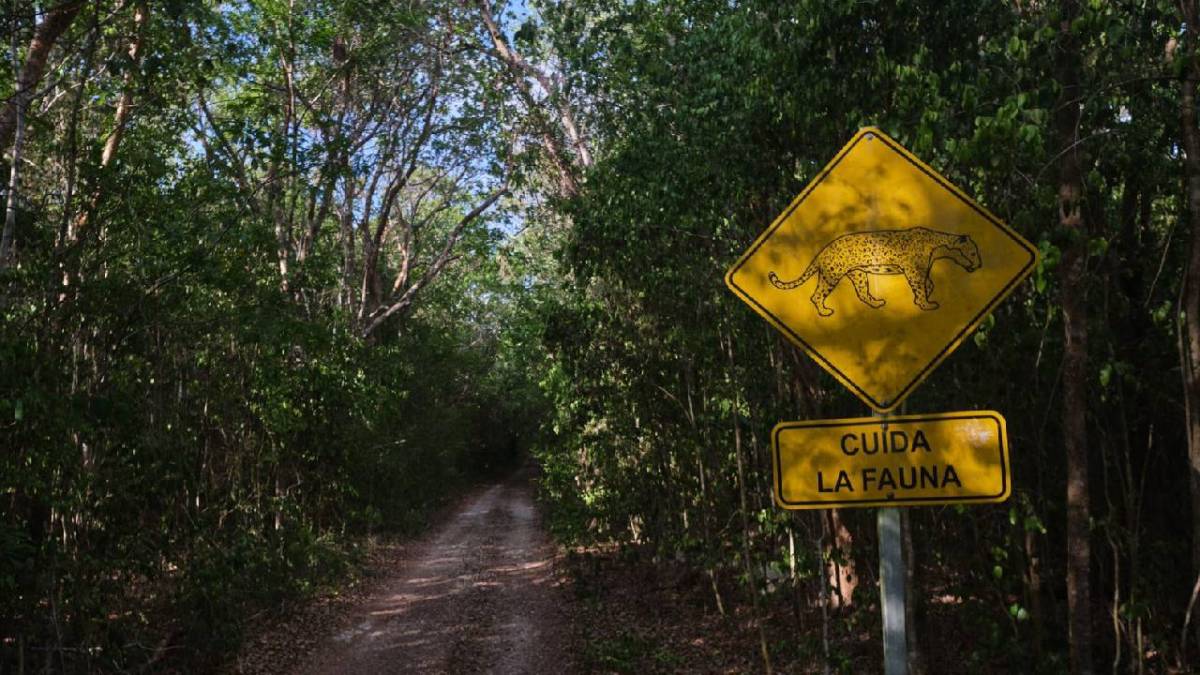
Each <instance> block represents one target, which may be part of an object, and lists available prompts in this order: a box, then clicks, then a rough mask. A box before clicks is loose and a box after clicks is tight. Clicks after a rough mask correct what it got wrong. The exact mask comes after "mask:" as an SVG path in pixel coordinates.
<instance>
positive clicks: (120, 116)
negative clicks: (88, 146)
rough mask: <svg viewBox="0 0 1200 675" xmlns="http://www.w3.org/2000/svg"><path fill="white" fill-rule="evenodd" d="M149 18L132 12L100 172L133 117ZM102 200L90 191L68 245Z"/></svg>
mask: <svg viewBox="0 0 1200 675" xmlns="http://www.w3.org/2000/svg"><path fill="white" fill-rule="evenodd" d="M149 18H150V8H149V5H147V4H145V3H139V4H138V5H137V6H136V7H134V10H133V23H134V34H133V39H132V40H131V41H130V42H129V51H128V54H129V60H130V64H129V70H127V71H125V76H124V78H123V80H122V84H121V98H120V99H119V100H118V101H117V110H116V112H115V113H114V114H113V128H112V131H110V132H109V133H108V137H107V138H106V139H105V140H104V149H103V151H101V153H100V168H101V169H102V170H103V169H107V168H108V167H109V166H111V165H112V163H113V161H115V160H116V158H117V152H118V151H119V150H120V148H121V141H122V140H123V139H124V138H125V129H126V127H127V126H128V125H129V118H130V116H131V115H132V114H133V89H134V79H135V77H136V74H137V70H138V67H139V66H140V65H141V63H142V54H143V52H144V49H143V38H144V36H145V33H146V22H147V21H148V20H149ZM103 199H104V190H103V187H102V186H100V185H97V186H96V188H95V189H94V190H92V195H91V198H89V199H88V202H87V205H86V207H85V208H84V209H83V210H82V211H80V212H79V214H78V215H77V216H76V218H75V222H74V223H73V226H72V227H71V228H70V230H69V231H68V233H67V238H68V240H69V241H78V240H80V239H82V238H83V236H84V234H85V233H86V232H87V229H88V225H89V224H90V223H91V219H92V215H93V214H94V213H95V212H96V210H97V209H98V208H100V202H101V200H103Z"/></svg>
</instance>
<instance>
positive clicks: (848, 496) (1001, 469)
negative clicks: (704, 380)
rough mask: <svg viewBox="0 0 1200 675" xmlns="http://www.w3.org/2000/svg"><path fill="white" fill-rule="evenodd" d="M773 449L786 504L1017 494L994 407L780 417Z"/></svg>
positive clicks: (967, 499)
mask: <svg viewBox="0 0 1200 675" xmlns="http://www.w3.org/2000/svg"><path fill="white" fill-rule="evenodd" d="M771 450H772V455H773V458H772V459H773V462H774V469H775V502H776V503H777V504H779V506H780V507H781V508H785V509H823V508H830V507H835V506H837V507H854V506H903V505H915V506H924V505H929V504H960V503H993V502H1002V501H1004V500H1006V499H1008V496H1009V494H1010V493H1011V492H1012V478H1011V476H1012V472H1011V469H1010V467H1009V462H1008V432H1007V428H1006V427H1005V423H1004V417H1002V416H1001V415H1000V413H997V412H993V411H990V410H979V411H971V412H954V413H939V414H932V415H904V416H896V417H891V416H888V417H860V418H851V419H836V420H811V421H807V422H781V423H780V424H778V425H776V426H775V429H774V430H773V431H772V432H771Z"/></svg>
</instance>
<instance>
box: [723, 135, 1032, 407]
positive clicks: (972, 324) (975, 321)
mask: <svg viewBox="0 0 1200 675" xmlns="http://www.w3.org/2000/svg"><path fill="white" fill-rule="evenodd" d="M864 139H865V140H872V139H878V140H880V141H882V142H883V143H884V145H886V146H888V148H889V149H890V150H892V152H895V153H896V154H897V155H899V156H900V157H902V158H903V159H904V161H906V162H908V163H909V164H911V165H913V167H915V168H916V169H917V170H919V171H920V172H921V173H923V174H925V175H926V176H928V177H929V178H931V179H932V180H933V181H934V182H936V183H937V184H938V185H941V186H942V187H943V188H944V189H945V190H946V191H947V192H949V193H950V194H952V195H954V196H955V197H956V198H958V199H959V200H960V201H961V202H963V203H964V204H966V205H967V206H968V207H970V208H971V210H973V211H975V212H976V213H978V214H979V215H980V216H981V217H982V218H983V219H984V220H986V221H987V222H989V223H991V224H992V225H994V226H995V227H997V228H999V229H1000V231H1001V232H1003V233H1004V234H1006V235H1008V237H1009V238H1010V239H1012V240H1013V242H1014V243H1016V244H1017V246H1019V247H1020V248H1021V249H1023V250H1025V251H1027V252H1028V253H1029V260H1028V261H1027V262H1026V263H1025V265H1024V266H1023V267H1022V268H1021V270H1020V271H1019V272H1018V273H1017V274H1016V275H1015V276H1014V277H1013V278H1012V280H1010V281H1009V282H1008V284H1007V285H1006V286H1004V288H1002V289H1000V291H999V292H998V293H996V295H995V296H993V297H992V299H991V300H989V301H988V302H987V303H985V304H984V307H983V309H981V310H980V311H979V313H978V314H976V315H975V316H974V318H972V319H971V320H970V321H968V322H967V323H966V324H965V325H964V326H963V328H962V330H960V331H959V332H958V334H956V335H955V336H954V337H953V338H951V339H950V341H949V342H947V343H946V346H945V347H943V348H942V349H941V351H939V352H938V353H937V354H936V355H935V356H934V357H933V358H932V359H931V360H930V361H929V363H927V364H926V365H925V367H924V368H922V369H921V370H919V371H917V373H916V375H914V376H913V378H912V379H911V380H910V381H909V382H908V384H906V385H904V387H903V388H902V389H901V390H900V392H899V393H897V394H896V397H895V398H894V399H892V400H891V401H879V400H877V399H876V398H875V397H874V396H871V395H870V394H868V393H867V392H866V391H864V390H863V389H862V387H860V386H859V385H858V383H856V382H854V381H853V380H851V379H850V377H849V376H847V375H846V374H845V373H843V372H842V371H841V370H839V369H838V368H837V367H836V366H834V365H833V363H831V362H830V361H829V360H828V359H826V358H825V357H824V356H823V355H822V354H821V353H820V352H818V351H817V350H816V349H815V348H813V346H812V345H810V344H808V342H806V341H805V340H804V338H802V337H800V336H799V335H798V334H797V333H796V332H795V331H793V330H792V329H791V328H790V327H788V325H787V324H786V323H784V322H783V320H782V319H780V318H779V317H778V316H776V315H775V314H774V313H773V312H771V311H770V310H769V309H767V308H766V307H764V306H763V305H762V304H761V303H759V302H758V301H757V300H755V299H754V297H753V296H751V295H750V293H748V292H747V291H746V289H744V288H742V287H741V286H739V285H738V284H737V282H735V281H734V275H736V274H737V272H738V271H739V270H741V269H742V267H744V266H745V265H746V263H747V262H749V260H750V258H751V256H753V255H754V253H755V252H757V251H758V249H759V248H761V247H762V246H763V244H765V243H766V242H767V240H768V239H770V238H771V237H772V236H773V235H774V234H775V231H776V230H778V229H779V228H780V227H781V226H782V225H783V223H784V222H786V221H787V219H788V217H790V216H791V215H792V213H793V212H794V211H795V210H796V209H798V208H800V205H801V204H803V203H804V201H805V200H806V199H808V196H809V195H810V194H812V192H813V191H814V190H816V189H817V187H818V186H819V185H820V184H821V183H822V182H823V181H824V180H825V179H826V178H827V177H828V176H829V174H830V173H832V172H833V170H834V169H835V168H837V166H838V164H840V163H841V162H842V160H843V159H845V157H846V155H848V154H850V151H851V150H853V149H854V148H855V147H857V146H858V144H859V143H861V142H863V140H864ZM1037 258H1038V255H1037V249H1035V248H1033V246H1032V245H1030V243H1029V242H1028V241H1026V240H1025V239H1024V238H1023V237H1021V236H1020V235H1019V234H1017V233H1016V232H1015V231H1014V230H1013V229H1012V228H1011V227H1009V226H1008V225H1007V224H1005V223H1004V222H1003V221H1001V220H1000V219H998V218H996V217H995V216H993V215H992V214H990V213H988V212H987V211H986V210H985V209H984V208H982V207H981V206H980V205H979V204H977V203H975V201H974V200H973V199H970V198H969V197H967V196H965V195H964V194H963V193H962V191H961V190H960V189H959V188H957V187H955V186H954V184H952V183H950V182H949V181H948V180H946V179H944V178H942V176H940V175H938V173H937V172H936V171H932V170H931V169H929V168H927V167H925V166H922V165H921V164H920V163H919V162H917V161H914V158H913V156H912V155H911V153H910V152H908V151H907V150H906V149H905V148H904V146H902V145H900V144H899V143H897V142H896V141H894V140H892V139H891V138H890V137H888V135H887V134H885V133H883V132H881V131H879V130H878V129H876V128H874V127H868V128H865V129H862V130H860V131H859V132H858V134H857V135H856V136H855V138H854V139H852V141H851V142H850V143H849V144H848V145H847V146H846V147H845V148H843V149H842V151H841V152H840V153H839V154H838V156H837V157H836V158H834V160H833V161H832V162H830V164H829V166H827V167H825V169H824V170H823V171H822V172H821V175H819V176H817V177H816V178H815V179H814V180H813V181H812V182H811V183H809V184H808V186H807V187H805V188H804V191H803V192H801V193H800V197H799V198H797V199H796V200H795V201H794V202H792V204H791V205H790V206H788V208H787V210H786V211H784V212H783V213H782V214H780V216H779V217H778V218H776V219H775V222H774V223H773V224H772V225H771V227H770V228H768V229H767V231H766V232H765V233H763V234H761V235H759V237H758V239H757V240H755V242H754V244H753V245H752V246H751V247H750V249H749V250H747V251H746V252H745V253H743V254H742V257H741V258H739V259H738V261H737V263H735V264H734V266H733V267H732V268H731V269H730V270H729V272H728V273H727V274H726V275H725V281H726V283H727V284H728V285H729V287H730V288H732V289H734V290H735V291H737V293H738V295H739V296H741V298H742V299H743V300H745V301H746V302H748V303H750V304H751V305H753V306H754V307H756V308H757V309H758V311H759V312H760V313H761V314H762V315H763V316H766V317H769V318H770V320H771V323H772V324H774V325H775V327H776V328H778V329H779V330H780V331H782V332H783V333H784V334H785V335H786V336H787V337H788V338H789V339H791V340H792V341H793V342H795V343H796V344H798V345H800V347H802V348H803V349H804V351H806V352H808V355H809V356H811V357H812V358H813V359H814V360H816V361H817V363H819V364H821V367H823V368H825V370H827V371H829V372H830V373H831V374H832V375H834V376H835V377H837V379H838V381H840V382H841V383H842V384H843V385H845V386H846V388H848V389H850V390H851V392H853V393H854V394H855V395H856V396H858V397H859V398H860V399H862V400H863V402H865V403H866V404H867V405H869V406H871V408H873V409H875V410H877V411H879V412H884V413H886V412H890V411H892V410H895V409H896V407H897V406H899V405H900V403H901V402H903V401H904V399H905V398H907V397H908V395H909V394H911V393H912V392H913V390H914V389H916V387H917V385H918V384H920V383H921V382H922V381H924V380H925V378H926V377H928V376H929V374H930V373H931V372H933V369H934V368H936V367H938V366H939V365H941V363H942V361H944V360H946V357H948V356H950V353H951V352H953V351H954V350H955V349H957V348H958V345H959V344H960V343H962V341H963V339H965V338H966V337H967V335H969V334H970V333H971V332H973V331H974V330H975V329H976V328H977V327H978V326H979V323H980V322H981V321H982V320H983V318H984V317H986V316H987V315H988V314H990V313H991V312H992V310H994V309H995V308H996V306H997V305H998V304H1000V302H1001V301H1002V300H1003V299H1004V298H1005V297H1007V296H1008V294H1009V293H1011V292H1012V291H1013V289H1014V288H1016V286H1017V284H1019V283H1021V282H1022V281H1024V280H1025V278H1026V277H1027V276H1029V274H1030V273H1032V272H1033V265H1034V263H1036V262H1037Z"/></svg>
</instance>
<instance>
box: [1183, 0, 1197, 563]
mask: <svg viewBox="0 0 1200 675" xmlns="http://www.w3.org/2000/svg"><path fill="white" fill-rule="evenodd" d="M1181 7H1182V9H1183V14H1184V16H1183V20H1184V21H1185V22H1186V23H1187V25H1188V28H1189V30H1188V31H1187V34H1186V35H1184V37H1183V50H1182V51H1183V58H1184V71H1183V74H1184V77H1183V91H1182V92H1180V93H1181V95H1180V98H1179V108H1180V110H1179V114H1180V122H1181V124H1180V126H1181V129H1182V132H1183V133H1182V135H1183V151H1184V160H1183V167H1184V173H1185V175H1186V176H1187V206H1188V224H1189V225H1190V226H1191V237H1192V242H1191V250H1190V254H1189V255H1188V266H1187V271H1186V273H1185V276H1184V281H1183V291H1182V293H1183V294H1182V297H1181V299H1180V302H1181V305H1182V306H1181V309H1182V311H1183V317H1184V318H1183V320H1184V326H1183V329H1184V330H1182V331H1180V338H1179V360H1180V366H1181V371H1182V373H1183V398H1184V415H1185V419H1186V426H1187V449H1188V468H1189V471H1188V474H1189V476H1190V478H1191V480H1190V481H1189V482H1190V486H1191V495H1192V568H1193V571H1194V573H1195V574H1200V132H1198V131H1197V128H1196V126H1197V125H1196V84H1197V82H1198V81H1200V64H1197V62H1196V41H1195V39H1194V37H1193V35H1192V31H1191V27H1192V26H1195V25H1196V20H1197V14H1198V12H1197V6H1196V0H1184V2H1182V3H1181Z"/></svg>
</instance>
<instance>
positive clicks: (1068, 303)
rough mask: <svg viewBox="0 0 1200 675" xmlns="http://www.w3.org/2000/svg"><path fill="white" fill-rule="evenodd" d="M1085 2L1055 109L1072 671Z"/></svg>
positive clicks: (1078, 647)
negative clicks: (1061, 241)
mask: <svg viewBox="0 0 1200 675" xmlns="http://www.w3.org/2000/svg"><path fill="white" fill-rule="evenodd" d="M1078 13H1079V7H1078V5H1077V4H1076V3H1075V2H1073V1H1070V0H1068V1H1066V2H1064V3H1063V14H1062V18H1061V19H1060V24H1059V26H1058V54H1057V58H1056V64H1055V66H1056V67H1055V70H1056V75H1057V78H1058V82H1059V86H1060V87H1061V94H1060V96H1059V101H1058V105H1057V106H1056V109H1055V113H1054V127H1055V135H1056V138H1057V142H1058V146H1059V147H1061V148H1063V150H1062V152H1061V155H1060V158H1059V160H1058V218H1059V221H1058V224H1059V227H1060V228H1061V229H1062V230H1063V231H1064V232H1065V233H1066V236H1067V243H1066V246H1065V249H1064V250H1063V253H1062V260H1061V263H1060V265H1061V267H1060V269H1059V278H1060V285H1061V288H1060V292H1061V302H1062V312H1063V340H1064V346H1063V369H1062V377H1063V403H1062V406H1063V447H1064V448H1065V450H1066V455H1067V613H1068V635H1069V639H1070V649H1069V651H1070V661H1071V672H1072V673H1073V674H1075V675H1081V674H1084V673H1091V672H1092V636H1091V611H1090V610H1091V583H1090V581H1091V578H1090V577H1091V569H1090V565H1091V541H1090V531H1089V530H1090V528H1089V506H1088V454H1087V448H1088V444H1087V349H1088V346H1087V343H1088V332H1087V303H1086V302H1085V300H1084V292H1085V281H1086V273H1087V270H1086V266H1087V244H1088V239H1087V228H1086V224H1085V222H1084V218H1083V159H1082V157H1081V154H1080V150H1079V133H1078V131H1079V122H1080V106H1081V104H1082V100H1083V99H1082V87H1081V85H1080V74H1081V73H1080V70H1081V64H1080V46H1079V41H1078V39H1077V37H1076V36H1075V35H1074V34H1073V33H1072V30H1071V23H1072V20H1073V19H1074V18H1075V17H1076V16H1077V15H1078Z"/></svg>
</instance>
